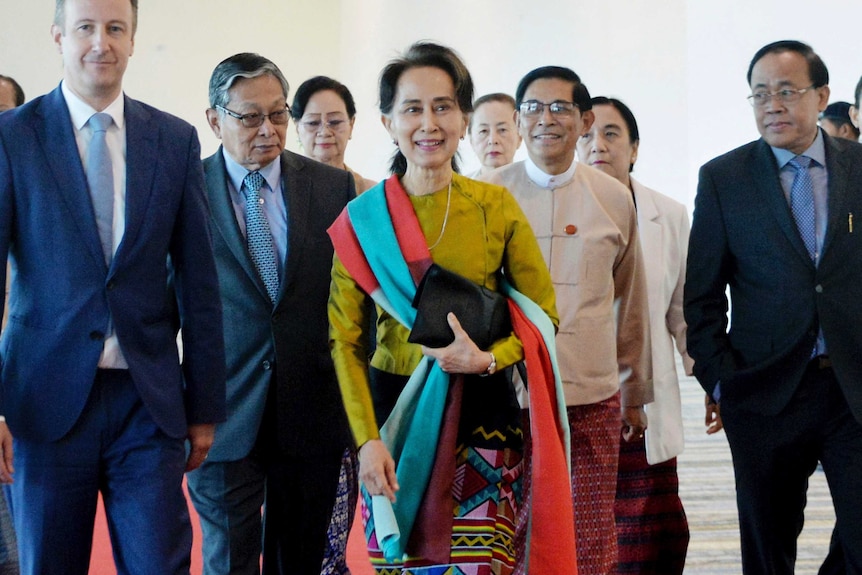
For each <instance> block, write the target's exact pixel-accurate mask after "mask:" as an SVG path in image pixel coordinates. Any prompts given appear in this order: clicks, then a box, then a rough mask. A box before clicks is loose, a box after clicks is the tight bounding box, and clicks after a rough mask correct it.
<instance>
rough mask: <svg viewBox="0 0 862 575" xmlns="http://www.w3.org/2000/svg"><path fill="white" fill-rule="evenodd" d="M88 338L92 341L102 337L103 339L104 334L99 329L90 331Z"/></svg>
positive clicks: (100, 339)
mask: <svg viewBox="0 0 862 575" xmlns="http://www.w3.org/2000/svg"><path fill="white" fill-rule="evenodd" d="M90 339H92V340H93V341H102V340H103V339H105V334H104V333H102V332H100V331H91V332H90Z"/></svg>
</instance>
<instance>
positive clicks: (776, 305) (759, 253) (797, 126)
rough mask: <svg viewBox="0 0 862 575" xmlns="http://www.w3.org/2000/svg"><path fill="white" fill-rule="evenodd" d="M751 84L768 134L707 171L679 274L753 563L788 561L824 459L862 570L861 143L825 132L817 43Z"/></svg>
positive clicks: (693, 345)
mask: <svg viewBox="0 0 862 575" xmlns="http://www.w3.org/2000/svg"><path fill="white" fill-rule="evenodd" d="M748 81H749V85H750V87H751V95H750V96H749V100H750V101H751V103H752V106H753V108H754V117H755V121H756V123H757V128H758V130H759V132H760V135H761V136H762V137H761V139H759V140H757V141H755V142H751V143H749V144H746V145H745V146H742V147H740V148H737V149H736V150H733V151H731V152H729V153H727V154H725V155H723V156H720V157H718V158H716V159H714V160H712V161H711V162H709V163H707V164H706V165H705V166H703V168H701V171H700V181H699V185H698V191H697V198H696V200H695V211H694V220H693V225H692V230H691V238H690V243H689V254H688V274H687V278H686V285H685V317H686V321H687V322H688V351H689V353H690V355H691V356H692V357H693V358H694V360H695V364H694V371H695V375H696V376H697V378H698V380H699V381H700V383H701V385H702V386H703V387H704V389H705V390H706V392H707V393H708V394H709V395H710V396H711V398H712V399H713V400H715V401H717V402H720V406H721V416H722V419H723V422H724V429H725V431H726V433H727V438H728V441H729V443H730V449H731V453H732V455H733V466H734V473H735V476H736V490H737V506H738V510H739V520H740V532H741V537H742V562H743V571H744V572H745V573H750V574H773V573H774V574H789V573H793V571H794V566H795V561H796V539H797V536H798V535H799V532H800V531H801V530H802V526H803V510H804V507H805V497H806V489H807V486H808V477H809V476H810V475H811V473H812V472H813V471H814V469H815V467H816V465H817V462H818V461H820V462H822V465H823V470H824V471H825V473H826V477H827V480H828V481H829V487H830V491H831V493H832V499H833V503H834V506H835V512H836V515H837V526H838V532H839V534H840V539H841V544H842V546H843V549H844V552H845V555H846V569H847V573H857V574H858V573H862V503H860V498H859V494H860V493H862V424H860V422H862V353H860V350H862V297H860V286H862V227H860V226H862V223H860V222H859V221H858V218H859V216H860V215H862V146H860V145H859V144H856V143H854V142H849V141H846V140H840V139H835V138H830V137H829V136H827V135H825V134H824V133H823V131H822V130H820V129H819V128H818V126H817V119H818V114H819V113H820V112H821V111H822V110H823V109H824V108H825V107H826V104H827V102H828V100H829V86H828V83H829V73H828V71H827V69H826V66H825V65H824V64H823V62H822V60H821V59H820V58H819V57H818V56H817V54H815V53H814V51H813V50H812V49H811V47H810V46H808V45H806V44H803V43H801V42H796V41H780V42H775V43H772V44H769V45H767V46H764V47H763V48H761V49H760V50H759V51H758V52H757V53H756V54H755V56H754V58H753V59H752V61H751V64H750V66H749V70H748ZM854 216H855V217H856V218H857V221H855V222H854ZM728 287H729V288H730V304H732V305H730V310H731V318H730V329H729V331H728V318H727V311H728V304H729V302H728V300H727V297H726V295H725V290H726V289H727V288H728Z"/></svg>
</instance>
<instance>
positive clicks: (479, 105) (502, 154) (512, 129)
mask: <svg viewBox="0 0 862 575" xmlns="http://www.w3.org/2000/svg"><path fill="white" fill-rule="evenodd" d="M467 132H468V133H469V134H470V145H471V146H473V151H474V152H475V153H476V157H477V158H479V162H480V163H481V164H482V165H481V166H480V168H479V169H478V170H477V171H476V172H474V173H473V174H470V177H471V178H474V179H479V178H480V177H481V176H484V175H486V174H488V173H489V172H491V171H493V170H496V169H497V168H500V167H502V166H507V165H509V164H511V163H512V160H514V159H515V152H517V151H518V147H519V146H520V145H521V134H519V133H518V126H517V125H516V124H515V99H514V98H513V97H512V96H510V95H509V94H503V93H500V92H496V93H494V94H485V95H484V96H482V97H481V98H478V99H476V101H475V102H474V103H473V113H472V114H470V124H469V125H468V126H467Z"/></svg>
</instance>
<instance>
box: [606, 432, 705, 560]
mask: <svg viewBox="0 0 862 575" xmlns="http://www.w3.org/2000/svg"><path fill="white" fill-rule="evenodd" d="M614 510H615V512H616V522H617V537H618V541H619V554H620V563H619V567H618V572H619V573H620V574H621V575H622V574H626V573H632V574H634V573H637V574H638V575H681V574H682V571H683V567H684V566H685V556H686V553H687V551H688V540H689V533H688V521H687V520H686V517H685V511H684V510H683V508H682V501H680V499H679V478H678V477H677V474H676V458H675V457H674V458H673V459H670V460H668V461H664V462H662V463H658V464H656V465H649V464H648V463H647V460H646V450H645V444H644V439H643V438H641V439H635V440H632V441H631V442H625V441H623V442H622V443H621V445H620V465H619V479H618V481H617V499H616V504H615V506H614Z"/></svg>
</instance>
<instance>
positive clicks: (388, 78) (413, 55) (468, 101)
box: [380, 41, 473, 175]
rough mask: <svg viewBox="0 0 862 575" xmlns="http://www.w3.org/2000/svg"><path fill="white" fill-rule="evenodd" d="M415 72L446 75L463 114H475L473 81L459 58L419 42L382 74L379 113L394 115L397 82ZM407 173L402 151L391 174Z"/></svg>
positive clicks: (395, 157) (397, 153) (445, 49)
mask: <svg viewBox="0 0 862 575" xmlns="http://www.w3.org/2000/svg"><path fill="white" fill-rule="evenodd" d="M413 68H437V69H439V70H442V71H443V72H445V73H446V74H447V75H448V76H449V77H450V78H451V79H452V84H454V86H455V100H456V101H457V102H458V107H459V108H460V109H461V113H463V114H470V112H472V111H473V78H472V77H471V76H470V72H469V71H468V70H467V66H465V65H464V62H463V61H462V60H461V58H460V57H459V56H458V54H457V53H456V52H455V51H454V50H452V49H451V48H448V47H446V46H441V45H440V44H435V43H433V42H429V41H420V42H416V43H415V44H413V45H412V46H410V48H408V49H407V52H405V53H404V55H403V56H401V57H400V58H396V59H395V60H392V61H391V62H389V64H387V65H386V67H385V68H383V71H382V72H381V73H380V113H381V114H384V115H386V116H390V115H391V114H392V107H393V106H394V105H395V95H396V92H397V90H398V80H400V79H401V75H402V74H404V72H406V71H407V70H411V69H413ZM452 169H453V170H455V171H456V172H457V171H458V160H457V153H456V154H455V156H452ZM406 171H407V159H406V158H405V157H404V154H402V153H401V150H396V151H395V154H394V155H393V156H392V161H391V162H390V165H389V172H390V173H392V174H398V175H403V174H404V173H405V172H406Z"/></svg>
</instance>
